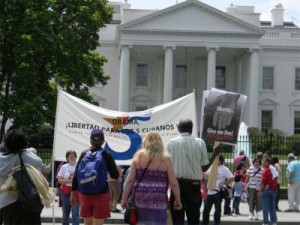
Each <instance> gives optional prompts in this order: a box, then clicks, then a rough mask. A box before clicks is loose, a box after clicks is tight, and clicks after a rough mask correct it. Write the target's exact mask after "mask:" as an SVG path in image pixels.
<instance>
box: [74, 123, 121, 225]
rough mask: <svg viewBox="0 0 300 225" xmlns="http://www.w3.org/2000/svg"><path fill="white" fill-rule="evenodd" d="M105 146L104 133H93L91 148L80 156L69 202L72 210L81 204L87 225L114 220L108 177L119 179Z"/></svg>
mask: <svg viewBox="0 0 300 225" xmlns="http://www.w3.org/2000/svg"><path fill="white" fill-rule="evenodd" d="M104 142H105V139H104V133H103V131H102V130H98V129H96V130H92V132H91V136H90V144H91V147H90V148H89V149H87V150H85V151H83V152H82V153H81V155H80V157H79V160H78V163H77V166H76V169H75V174H74V177H73V182H72V192H71V200H70V201H71V205H72V206H73V205H75V204H76V202H77V201H78V200H79V204H80V216H81V217H83V218H84V224H85V225H102V224H103V223H104V220H105V219H106V218H109V217H111V212H110V196H109V187H108V182H107V173H108V174H109V175H110V177H111V178H112V179H118V177H119V171H118V168H117V165H116V163H115V160H114V158H113V156H112V155H111V154H110V153H109V152H108V151H106V150H105V149H103V148H102V145H103V144H104ZM77 192H78V198H79V199H77V195H76V193H77Z"/></svg>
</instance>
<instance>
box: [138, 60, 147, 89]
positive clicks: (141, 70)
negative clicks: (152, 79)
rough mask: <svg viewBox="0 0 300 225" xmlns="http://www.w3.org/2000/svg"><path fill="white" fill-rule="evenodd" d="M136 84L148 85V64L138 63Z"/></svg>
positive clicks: (140, 85) (139, 85)
mask: <svg viewBox="0 0 300 225" xmlns="http://www.w3.org/2000/svg"><path fill="white" fill-rule="evenodd" d="M136 86H137V87H147V86H148V64H137V66H136Z"/></svg>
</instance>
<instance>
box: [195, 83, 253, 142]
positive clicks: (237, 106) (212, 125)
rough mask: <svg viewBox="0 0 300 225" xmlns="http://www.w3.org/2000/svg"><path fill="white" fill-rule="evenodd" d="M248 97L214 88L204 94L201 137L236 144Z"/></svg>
mask: <svg viewBox="0 0 300 225" xmlns="http://www.w3.org/2000/svg"><path fill="white" fill-rule="evenodd" d="M246 100H247V96H245V95H242V94H239V93H234V92H226V91H223V90H218V89H215V88H212V89H211V90H209V91H204V92H203V100H202V113H201V115H202V118H203V120H201V126H200V127H201V137H202V138H203V139H204V140H214V141H219V142H225V143H229V144H236V143H237V137H238V132H239V127H240V122H241V115H242V112H243V107H244V104H245V103H246Z"/></svg>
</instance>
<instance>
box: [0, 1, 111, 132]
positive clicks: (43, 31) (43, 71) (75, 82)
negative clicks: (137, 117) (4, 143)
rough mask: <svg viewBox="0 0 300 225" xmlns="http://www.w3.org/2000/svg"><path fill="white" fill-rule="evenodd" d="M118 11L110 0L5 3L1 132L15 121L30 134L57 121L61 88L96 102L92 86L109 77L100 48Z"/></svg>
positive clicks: (0, 30) (0, 44)
mask: <svg viewBox="0 0 300 225" xmlns="http://www.w3.org/2000/svg"><path fill="white" fill-rule="evenodd" d="M112 12H113V9H112V8H110V7H109V6H108V5H107V1H106V0H82V1H77V0H71V1H67V0H38V1H32V0H1V1H0V88H1V89H0V113H1V116H2V120H0V123H1V128H0V136H1V135H3V133H4V131H5V125H6V123H7V121H8V120H9V119H10V120H12V121H13V127H15V128H18V127H26V130H27V132H28V133H34V132H37V131H38V130H39V129H40V127H41V125H43V124H47V123H48V124H52V125H53V124H54V117H55V108H56V98H57V87H58V86H60V87H62V88H63V89H64V90H66V91H67V92H69V93H71V94H73V95H75V96H78V97H80V98H82V99H85V100H87V101H89V102H92V103H95V102H93V99H92V97H91V96H90V95H89V89H88V87H92V86H94V85H95V83H96V82H100V83H101V84H102V85H105V84H106V83H107V81H108V79H109V76H107V75H105V74H104V71H103V68H102V67H103V64H104V63H105V62H106V58H105V57H103V56H101V55H100V54H99V53H97V52H96V51H95V50H96V48H97V46H98V45H99V30H100V28H101V27H104V26H105V24H106V23H109V22H110V20H111V18H112ZM1 116H0V119H1Z"/></svg>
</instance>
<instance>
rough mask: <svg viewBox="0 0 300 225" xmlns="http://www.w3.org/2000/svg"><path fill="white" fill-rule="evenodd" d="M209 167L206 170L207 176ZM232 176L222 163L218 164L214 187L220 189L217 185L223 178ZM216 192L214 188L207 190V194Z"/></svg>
mask: <svg viewBox="0 0 300 225" xmlns="http://www.w3.org/2000/svg"><path fill="white" fill-rule="evenodd" d="M210 169H211V168H210ZM210 169H209V170H208V171H207V175H208V176H209V173H210ZM232 177H234V176H233V174H232V173H231V172H230V170H229V169H228V168H227V167H226V166H224V165H220V166H218V172H217V180H216V187H215V188H214V189H215V190H218V191H220V187H219V185H220V184H221V183H222V182H223V181H225V179H230V178H232ZM216 193H217V191H214V190H208V191H207V194H209V195H214V194H216Z"/></svg>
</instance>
